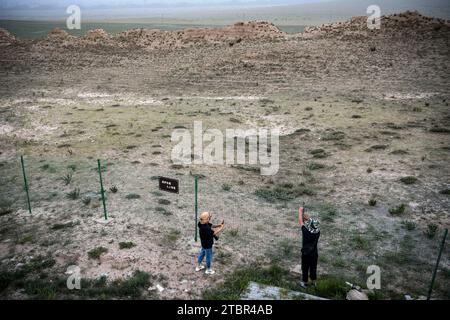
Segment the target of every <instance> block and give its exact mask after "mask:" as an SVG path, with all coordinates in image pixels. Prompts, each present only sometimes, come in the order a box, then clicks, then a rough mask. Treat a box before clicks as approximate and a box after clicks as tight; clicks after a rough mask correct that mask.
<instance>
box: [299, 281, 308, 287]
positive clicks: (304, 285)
mask: <svg viewBox="0 0 450 320" xmlns="http://www.w3.org/2000/svg"><path fill="white" fill-rule="evenodd" d="M300 287H302V288H303V289H306V288H308V283H305V282H303V281H300Z"/></svg>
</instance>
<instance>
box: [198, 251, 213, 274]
mask: <svg viewBox="0 0 450 320" xmlns="http://www.w3.org/2000/svg"><path fill="white" fill-rule="evenodd" d="M205 256H206V268H207V269H210V268H211V262H212V258H213V250H212V248H211V249H203V248H202V250H200V253H199V254H198V264H200V263H202V261H203V258H204V257H205Z"/></svg>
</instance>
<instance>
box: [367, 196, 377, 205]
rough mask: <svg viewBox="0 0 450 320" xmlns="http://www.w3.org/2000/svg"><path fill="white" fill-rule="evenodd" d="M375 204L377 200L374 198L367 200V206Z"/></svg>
mask: <svg viewBox="0 0 450 320" xmlns="http://www.w3.org/2000/svg"><path fill="white" fill-rule="evenodd" d="M376 205H377V200H375V199H373V198H372V199H370V200H369V206H371V207H375V206H376Z"/></svg>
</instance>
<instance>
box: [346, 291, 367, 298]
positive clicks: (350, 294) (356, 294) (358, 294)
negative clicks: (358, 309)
mask: <svg viewBox="0 0 450 320" xmlns="http://www.w3.org/2000/svg"><path fill="white" fill-rule="evenodd" d="M346 299H347V300H369V297H368V296H367V295H366V294H365V293H364V292H360V291H358V290H355V289H352V290H350V291H349V292H347V297H346Z"/></svg>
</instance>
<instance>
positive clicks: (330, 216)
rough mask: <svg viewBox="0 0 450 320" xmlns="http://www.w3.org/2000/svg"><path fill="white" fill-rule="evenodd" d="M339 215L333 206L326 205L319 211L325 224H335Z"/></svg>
mask: <svg viewBox="0 0 450 320" xmlns="http://www.w3.org/2000/svg"><path fill="white" fill-rule="evenodd" d="M336 215H337V210H336V208H335V207H333V206H332V205H329V204H326V205H323V206H322V207H321V208H320V209H319V216H320V218H321V220H322V221H324V222H333V221H334V218H335V217H336Z"/></svg>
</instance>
